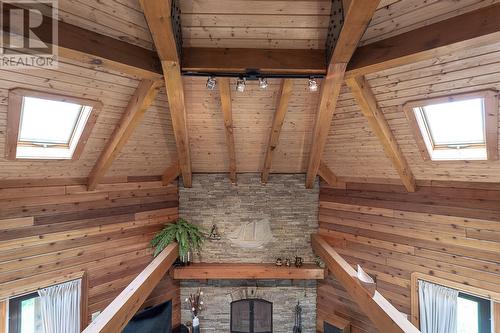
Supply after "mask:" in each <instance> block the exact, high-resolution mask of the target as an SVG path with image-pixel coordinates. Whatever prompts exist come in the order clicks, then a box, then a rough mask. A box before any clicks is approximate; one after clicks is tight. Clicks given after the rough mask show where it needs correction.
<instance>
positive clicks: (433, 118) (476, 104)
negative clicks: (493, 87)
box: [406, 92, 498, 161]
mask: <svg viewBox="0 0 500 333" xmlns="http://www.w3.org/2000/svg"><path fill="white" fill-rule="evenodd" d="M495 96H496V95H495ZM492 101H494V97H492V96H490V94H488V92H485V93H475V94H467V95H459V96H457V97H448V98H436V99H431V100H427V101H418V102H410V103H408V105H406V112H407V116H408V119H409V120H410V122H414V123H416V125H413V127H414V129H415V128H418V131H416V133H415V135H416V138H417V143H418V144H419V146H421V147H420V150H421V151H422V153H423V154H424V159H431V160H434V161H439V160H441V161H442V160H487V159H493V157H494V156H496V150H497V147H498V145H497V144H498V143H497V141H498V139H497V136H496V135H497V134H496V133H497V128H498V126H497V121H496V119H497V110H498V107H496V108H494V107H492V108H491V110H487V108H488V107H487V106H488V105H490V106H492ZM496 103H498V99H496ZM488 136H489V138H488ZM490 141H491V142H490ZM422 146H423V147H422ZM490 155H492V156H490ZM493 155H494V156H493Z"/></svg>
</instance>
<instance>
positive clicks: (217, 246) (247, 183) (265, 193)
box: [179, 174, 319, 263]
mask: <svg viewBox="0 0 500 333" xmlns="http://www.w3.org/2000/svg"><path fill="white" fill-rule="evenodd" d="M269 180H270V181H269V182H268V183H267V184H266V185H262V184H261V182H260V174H241V175H238V184H237V185H232V184H231V182H230V181H229V178H228V176H227V175H226V174H202V175H194V176H193V187H192V188H184V187H183V186H179V215H180V216H182V217H184V218H185V219H186V220H187V221H189V222H191V223H194V224H198V225H201V226H203V227H204V228H205V229H207V230H210V227H211V226H212V225H213V224H216V225H217V227H218V229H219V232H220V234H221V235H222V239H221V240H220V241H212V242H208V241H207V242H206V243H205V244H204V246H203V253H202V256H201V261H203V262H247V263H248V262H257V263H261V262H274V261H275V260H276V258H278V257H281V258H285V257H289V258H292V257H294V256H295V255H298V256H301V257H303V258H304V261H306V262H312V260H313V258H314V257H313V253H312V249H311V239H310V235H311V234H312V233H315V232H316V230H317V228H318V202H319V201H318V200H319V198H318V195H319V192H318V191H319V189H318V185H317V184H316V186H315V187H314V189H306V188H305V176H304V175H271V176H270V177H269ZM263 220H265V221H269V222H270V226H271V232H272V234H273V238H272V240H271V241H270V242H269V243H268V244H266V245H264V246H263V247H261V248H256V249H251V248H241V247H238V246H236V245H235V244H233V243H232V242H231V241H229V239H228V236H229V235H231V234H233V233H235V232H236V231H237V230H238V228H239V227H241V226H242V225H244V224H246V223H248V222H252V221H256V222H258V223H259V222H261V221H263ZM194 260H195V261H199V260H200V258H197V257H196V256H195V258H194Z"/></svg>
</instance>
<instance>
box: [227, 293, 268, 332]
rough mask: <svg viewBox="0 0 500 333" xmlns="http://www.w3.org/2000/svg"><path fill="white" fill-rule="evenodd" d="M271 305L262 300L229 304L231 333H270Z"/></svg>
mask: <svg viewBox="0 0 500 333" xmlns="http://www.w3.org/2000/svg"><path fill="white" fill-rule="evenodd" d="M272 332H273V303H271V302H268V301H266V300H263V299H241V300H238V301H234V302H231V333H272Z"/></svg>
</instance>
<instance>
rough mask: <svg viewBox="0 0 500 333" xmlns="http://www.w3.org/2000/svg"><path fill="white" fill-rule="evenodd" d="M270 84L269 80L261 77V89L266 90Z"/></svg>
mask: <svg viewBox="0 0 500 333" xmlns="http://www.w3.org/2000/svg"><path fill="white" fill-rule="evenodd" d="M267 86H269V84H268V83H267V79H266V78H265V77H259V88H260V89H266V88H267Z"/></svg>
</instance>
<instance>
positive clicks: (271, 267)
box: [173, 263, 325, 280]
mask: <svg viewBox="0 0 500 333" xmlns="http://www.w3.org/2000/svg"><path fill="white" fill-rule="evenodd" d="M173 274H174V279H177V280H266V279H273V280H322V279H324V278H325V270H324V269H323V268H320V267H318V266H317V265H315V264H304V265H303V266H302V267H300V268H297V267H294V266H292V267H284V266H281V267H280V266H276V265H275V264H240V263H234V264H225V263H224V264H222V263H195V264H191V265H189V266H184V267H176V268H175V269H174V272H173Z"/></svg>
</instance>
